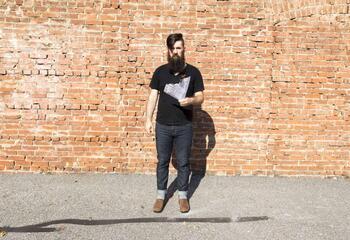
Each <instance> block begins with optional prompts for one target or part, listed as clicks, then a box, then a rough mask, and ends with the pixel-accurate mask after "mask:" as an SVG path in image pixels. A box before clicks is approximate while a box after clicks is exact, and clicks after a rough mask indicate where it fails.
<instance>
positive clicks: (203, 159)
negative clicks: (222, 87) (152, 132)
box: [167, 107, 216, 200]
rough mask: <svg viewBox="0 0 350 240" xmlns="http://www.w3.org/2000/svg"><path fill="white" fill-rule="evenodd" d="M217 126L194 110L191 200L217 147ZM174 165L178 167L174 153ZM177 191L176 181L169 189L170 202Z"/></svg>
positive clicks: (210, 119) (189, 195)
mask: <svg viewBox="0 0 350 240" xmlns="http://www.w3.org/2000/svg"><path fill="white" fill-rule="evenodd" d="M215 143H216V140H215V126H214V122H213V119H212V118H211V116H210V115H209V114H208V113H207V112H206V111H204V110H203V109H201V108H200V107H197V108H195V109H194V119H193V141H192V153H191V159H190V169H191V175H190V180H189V189H188V198H189V199H190V198H191V197H192V195H193V193H194V192H195V191H196V189H197V188H198V186H199V184H200V182H201V180H202V179H203V177H204V176H205V174H206V171H207V157H208V156H209V154H210V152H211V151H212V150H213V149H214V147H215ZM171 159H172V160H171V162H172V165H173V166H174V167H175V168H176V169H177V167H176V156H175V154H174V152H173V154H172V158H171ZM176 190H177V186H176V179H174V181H173V182H172V183H171V184H170V185H169V187H168V196H167V200H169V199H170V198H171V197H172V196H173V194H174V193H175V191H176Z"/></svg>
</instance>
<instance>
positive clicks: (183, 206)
mask: <svg viewBox="0 0 350 240" xmlns="http://www.w3.org/2000/svg"><path fill="white" fill-rule="evenodd" d="M179 205H180V212H182V213H187V212H188V211H190V204H189V202H188V199H179Z"/></svg>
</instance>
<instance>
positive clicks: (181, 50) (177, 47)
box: [168, 41, 185, 57]
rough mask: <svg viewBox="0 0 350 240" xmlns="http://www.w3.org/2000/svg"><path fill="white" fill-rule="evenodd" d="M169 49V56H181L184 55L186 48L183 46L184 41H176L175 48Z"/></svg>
mask: <svg viewBox="0 0 350 240" xmlns="http://www.w3.org/2000/svg"><path fill="white" fill-rule="evenodd" d="M168 51H169V56H170V57H173V56H175V55H178V56H179V57H182V56H183V53H184V51H185V48H184V46H183V43H182V41H176V42H175V44H174V48H173V49H168Z"/></svg>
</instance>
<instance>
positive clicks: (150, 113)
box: [146, 100, 155, 121]
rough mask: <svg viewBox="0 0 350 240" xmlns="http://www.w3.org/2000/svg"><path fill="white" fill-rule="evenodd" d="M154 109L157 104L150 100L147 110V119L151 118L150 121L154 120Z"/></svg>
mask: <svg viewBox="0 0 350 240" xmlns="http://www.w3.org/2000/svg"><path fill="white" fill-rule="evenodd" d="M154 109H155V104H153V102H151V101H149V100H148V103H147V110H146V120H150V121H151V120H152V116H153V112H154Z"/></svg>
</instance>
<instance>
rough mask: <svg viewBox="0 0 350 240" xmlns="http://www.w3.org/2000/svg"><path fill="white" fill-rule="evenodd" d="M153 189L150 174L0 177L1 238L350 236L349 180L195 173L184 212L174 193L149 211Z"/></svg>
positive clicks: (14, 175)
mask: <svg viewBox="0 0 350 240" xmlns="http://www.w3.org/2000/svg"><path fill="white" fill-rule="evenodd" d="M173 180H174V176H171V178H170V180H169V184H170V183H172V181H173ZM171 186H174V185H171ZM154 188H155V176H150V175H119V174H92V173H90V174H53V175H52V174H28V173H25V174H23V173H18V174H8V173H3V174H0V190H1V191H0V197H1V198H0V199H1V202H0V228H2V229H3V230H5V231H6V232H7V234H6V235H5V236H3V237H0V239H1V240H3V239H4V240H10V239H16V240H18V239H283V240H285V239H317V240H320V239H332V240H334V239H344V240H345V239H347V240H348V239H350V204H349V199H350V180H349V179H341V178H340V179H321V178H306V177H303V178H281V177H274V178H273V177H218V176H205V177H204V178H200V177H198V176H194V177H193V178H192V182H191V186H190V195H191V199H190V204H191V211H190V212H189V213H186V214H182V213H180V212H179V211H178V204H177V194H176V192H175V194H174V195H173V196H172V198H170V199H169V201H168V203H167V205H166V207H165V209H164V211H163V212H162V213H160V214H156V213H153V212H152V205H153V201H154V197H155V189H154ZM171 189H172V187H171ZM171 192H172V191H171Z"/></svg>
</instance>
